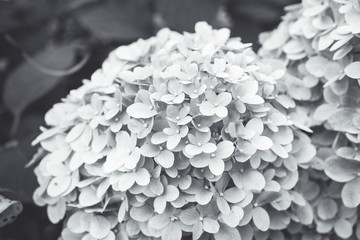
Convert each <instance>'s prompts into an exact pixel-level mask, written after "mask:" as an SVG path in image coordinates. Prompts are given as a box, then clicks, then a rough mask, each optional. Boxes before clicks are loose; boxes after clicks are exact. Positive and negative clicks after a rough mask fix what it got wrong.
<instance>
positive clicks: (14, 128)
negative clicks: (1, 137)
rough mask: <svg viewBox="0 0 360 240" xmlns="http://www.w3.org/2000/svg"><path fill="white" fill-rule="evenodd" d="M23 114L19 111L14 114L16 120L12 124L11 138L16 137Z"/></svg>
mask: <svg viewBox="0 0 360 240" xmlns="http://www.w3.org/2000/svg"><path fill="white" fill-rule="evenodd" d="M20 119H21V115H20V114H19V113H16V114H14V120H13V122H12V124H11V129H10V139H14V138H15V136H16V133H17V131H18V129H19V125H20Z"/></svg>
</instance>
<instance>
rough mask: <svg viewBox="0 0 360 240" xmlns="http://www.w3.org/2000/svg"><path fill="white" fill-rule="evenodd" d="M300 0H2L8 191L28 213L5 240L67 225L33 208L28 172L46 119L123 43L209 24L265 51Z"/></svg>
mask: <svg viewBox="0 0 360 240" xmlns="http://www.w3.org/2000/svg"><path fill="white" fill-rule="evenodd" d="M295 2H298V1H297V0H288V1H283V0H222V1H221V0H171V1H170V0H0V188H7V189H10V190H11V191H12V192H14V193H15V194H16V195H17V198H18V199H19V200H20V201H22V202H23V204H24V211H23V213H22V214H21V215H20V216H19V217H18V219H17V220H16V221H15V222H14V223H13V224H11V225H8V226H5V227H3V228H0V240H40V239H44V240H52V239H54V240H55V239H57V237H58V236H59V234H60V231H61V224H57V225H53V224H51V223H50V222H49V221H48V220H47V216H46V209H45V208H39V207H37V206H35V205H34V203H33V202H32V192H33V191H34V189H35V188H36V186H37V182H36V178H35V175H34V174H33V168H32V167H28V168H25V165H26V164H27V163H28V162H29V161H30V160H31V158H32V156H33V154H34V153H35V152H36V148H37V147H32V146H31V141H32V140H33V139H34V138H35V137H36V136H37V135H38V134H39V133H40V130H39V126H43V125H44V120H43V118H44V114H45V112H46V111H47V110H48V109H49V108H51V106H52V105H53V104H54V103H56V102H59V101H60V99H61V98H63V97H65V96H66V95H67V93H68V92H69V90H70V89H73V88H76V87H78V86H80V85H81V81H82V79H85V78H89V77H90V76H91V73H92V72H94V71H95V70H96V69H97V68H99V67H100V66H101V63H102V61H103V60H104V59H105V58H106V57H107V54H108V53H109V52H110V51H111V50H112V49H114V48H116V47H117V46H119V45H123V44H129V43H131V42H133V41H135V40H137V39H138V38H148V37H150V36H151V35H153V34H155V33H156V32H157V30H158V29H160V28H161V27H164V26H168V27H170V28H171V29H173V30H176V31H179V32H182V31H189V32H193V26H194V24H195V23H196V22H197V21H199V20H205V21H207V22H208V23H210V24H212V25H213V26H214V27H216V28H219V27H229V28H231V31H232V36H236V37H241V38H242V41H243V42H251V43H253V44H254V49H255V50H257V49H258V48H259V44H258V34H259V33H260V32H263V31H268V30H271V29H273V28H275V27H276V25H277V24H278V23H279V21H280V17H281V16H282V15H283V13H284V12H283V7H284V6H285V4H286V5H287V4H292V3H295Z"/></svg>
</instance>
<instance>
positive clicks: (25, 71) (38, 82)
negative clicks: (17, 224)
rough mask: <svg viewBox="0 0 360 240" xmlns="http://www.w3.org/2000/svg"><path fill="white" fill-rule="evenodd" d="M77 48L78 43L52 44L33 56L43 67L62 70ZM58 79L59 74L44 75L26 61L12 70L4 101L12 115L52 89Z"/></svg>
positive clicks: (21, 110)
mask: <svg viewBox="0 0 360 240" xmlns="http://www.w3.org/2000/svg"><path fill="white" fill-rule="evenodd" d="M77 48H78V45H75V44H71V45H65V46H62V47H55V46H52V47H49V48H47V49H45V50H43V51H41V52H39V53H37V54H36V55H35V56H34V57H33V58H34V60H35V61H36V62H38V63H39V64H42V65H43V66H45V67H48V68H51V69H59V70H62V69H66V68H68V67H69V66H71V63H72V62H73V60H74V57H75V50H76V49H77ZM60 79H61V78H60V77H59V76H49V75H46V74H44V73H43V72H41V71H40V70H39V69H36V68H34V67H33V66H32V65H31V64H29V63H28V62H24V63H22V64H21V65H20V66H18V67H17V68H16V69H15V70H14V71H12V73H11V74H10V75H9V77H8V78H7V80H6V83H5V86H4V96H3V97H4V103H5V105H6V107H7V108H8V109H9V110H10V111H11V112H12V113H13V114H14V115H20V114H21V113H22V112H23V111H24V109H25V108H26V107H27V106H28V105H29V104H31V103H33V102H35V101H36V100H37V99H39V98H40V97H42V96H44V95H45V94H46V93H48V92H49V91H50V90H51V89H53V88H54V87H55V86H56V85H57V84H58V82H59V80H60ZM20 96H21V97H20Z"/></svg>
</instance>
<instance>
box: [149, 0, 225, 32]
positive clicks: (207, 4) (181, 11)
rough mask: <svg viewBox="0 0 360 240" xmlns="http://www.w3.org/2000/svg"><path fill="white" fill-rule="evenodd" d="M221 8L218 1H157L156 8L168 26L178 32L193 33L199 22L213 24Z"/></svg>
mask: <svg viewBox="0 0 360 240" xmlns="http://www.w3.org/2000/svg"><path fill="white" fill-rule="evenodd" d="M219 7H220V1H217V0H196V1H193V0H172V1H167V0H157V1H156V8H157V10H158V12H159V14H160V16H161V17H162V19H163V20H164V21H165V24H166V26H168V27H170V28H171V29H174V30H176V31H179V32H182V31H193V29H194V25H195V23H196V22H198V21H207V22H209V23H211V22H212V21H213V20H214V19H215V16H216V13H217V11H218V9H219Z"/></svg>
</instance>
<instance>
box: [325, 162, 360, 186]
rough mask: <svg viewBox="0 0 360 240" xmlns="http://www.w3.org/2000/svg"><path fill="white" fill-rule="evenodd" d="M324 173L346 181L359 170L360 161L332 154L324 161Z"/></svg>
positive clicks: (339, 180) (334, 178)
mask: <svg viewBox="0 0 360 240" xmlns="http://www.w3.org/2000/svg"><path fill="white" fill-rule="evenodd" d="M324 171H325V174H326V175H327V176H328V177H329V178H331V179H333V180H335V181H337V182H348V181H350V180H352V179H354V178H355V177H356V176H357V174H358V173H359V172H360V163H359V162H355V161H352V160H346V159H342V158H339V157H337V156H332V157H330V158H328V159H327V160H326V161H325V169H324Z"/></svg>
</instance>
